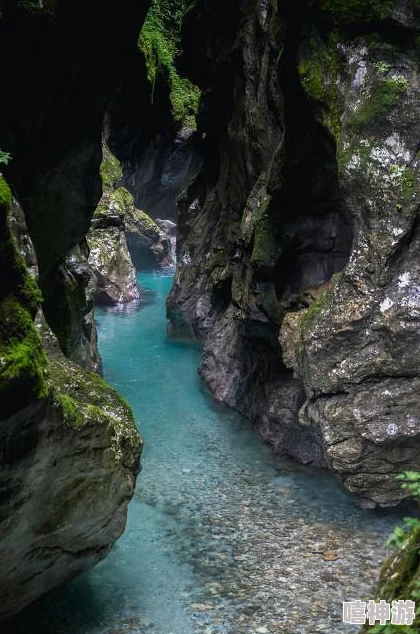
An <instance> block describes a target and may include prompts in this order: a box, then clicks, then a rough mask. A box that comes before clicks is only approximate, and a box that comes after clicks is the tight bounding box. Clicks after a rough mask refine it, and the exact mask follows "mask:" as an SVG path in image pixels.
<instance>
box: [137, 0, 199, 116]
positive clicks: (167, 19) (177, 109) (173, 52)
mask: <svg viewBox="0 0 420 634" xmlns="http://www.w3.org/2000/svg"><path fill="white" fill-rule="evenodd" d="M188 4H189V3H188V2H186V0H172V1H169V0H154V1H153V3H152V6H151V8H150V10H149V12H148V14H147V17H146V21H145V23H144V25H143V28H142V30H141V33H140V37H139V48H140V50H141V51H142V52H143V54H144V56H145V59H146V66H147V76H148V80H149V81H150V83H151V86H152V98H153V93H154V87H155V83H156V79H157V77H158V75H159V74H160V73H164V74H165V75H166V76H167V78H168V81H169V87H170V96H171V103H172V111H173V117H174V119H175V121H177V122H180V123H183V122H185V123H187V124H188V125H191V126H193V125H194V123H195V113H196V112H197V108H198V101H199V98H200V91H199V89H198V88H197V86H195V85H194V84H192V83H191V82H190V81H189V80H188V79H186V78H184V77H180V76H179V74H178V71H177V69H176V66H175V59H176V56H177V54H178V53H179V48H180V31H181V24H182V19H183V16H184V14H185V13H186V10H187V6H188Z"/></svg>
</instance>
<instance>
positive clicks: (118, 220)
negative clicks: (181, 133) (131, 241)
mask: <svg viewBox="0 0 420 634" xmlns="http://www.w3.org/2000/svg"><path fill="white" fill-rule="evenodd" d="M101 174H102V184H103V194H102V198H101V200H100V202H99V205H98V207H97V208H96V210H95V213H94V214H93V218H92V221H91V225H90V230H89V233H88V234H87V236H86V237H87V243H88V246H89V265H90V266H91V267H92V269H93V272H94V274H95V277H96V289H95V301H96V302H97V303H98V304H111V305H113V304H120V303H127V302H130V301H132V300H133V299H138V298H139V297H140V293H139V289H138V286H137V280H136V270H135V268H134V265H133V262H132V260H131V256H130V253H129V250H128V246H127V240H126V236H125V223H124V218H125V213H126V208H127V203H126V199H127V196H128V197H129V194H128V192H125V190H123V189H122V188H121V189H118V184H119V182H120V180H121V174H122V173H121V168H120V166H119V163H118V161H117V159H116V158H115V157H114V156H112V154H111V152H110V151H109V149H108V147H107V146H106V144H104V146H103V159H102V166H101Z"/></svg>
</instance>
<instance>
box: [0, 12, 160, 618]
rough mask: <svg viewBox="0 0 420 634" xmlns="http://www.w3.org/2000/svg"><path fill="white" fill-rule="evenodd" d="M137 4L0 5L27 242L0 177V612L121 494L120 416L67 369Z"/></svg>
mask: <svg viewBox="0 0 420 634" xmlns="http://www.w3.org/2000/svg"><path fill="white" fill-rule="evenodd" d="M147 8H148V3H147V2H145V3H140V4H139V3H136V2H131V0H124V2H123V4H122V5H121V7H120V11H118V12H115V11H114V9H113V8H111V9H110V10H109V9H108V8H107V6H105V5H103V3H100V2H97V1H94V2H91V3H89V6H85V4H83V3H81V2H79V1H78V0H76V1H75V2H72V3H68V2H64V0H63V1H60V0H59V1H57V2H55V1H54V2H49V1H48V2H44V3H42V2H41V3H39V2H17V1H15V0H11V1H8V2H0V55H1V57H2V59H4V60H8V62H7V63H4V65H3V67H2V85H3V86H4V87H5V90H4V93H5V95H6V93H7V98H6V97H5V98H3V99H1V101H0V137H1V149H2V150H3V151H7V152H10V153H11V155H12V158H13V160H12V161H11V162H10V163H9V164H8V165H3V164H2V166H1V167H2V172H3V173H4V175H5V177H7V181H8V183H9V184H10V186H11V188H12V190H13V194H14V195H15V197H16V198H17V199H18V200H19V202H20V204H21V206H22V209H23V212H24V216H25V220H26V225H27V227H28V231H29V236H30V239H29V237H27V239H26V241H25V232H26V227H25V223H23V222H21V220H22V218H21V219H17V220H16V222H15V225H14V228H13V233H14V236H15V238H12V235H11V232H10V227H9V223H8V214H9V211H10V207H11V203H12V197H11V193H10V190H9V187H8V186H7V184H6V182H5V180H4V179H3V177H2V176H0V264H1V270H2V276H1V279H0V403H1V407H0V462H1V471H0V491H1V496H0V618H4V617H5V616H7V615H9V614H12V613H14V612H17V611H19V610H21V609H22V608H23V607H25V606H26V605H27V604H28V603H30V602H31V601H33V600H34V599H36V598H37V597H38V596H40V595H42V594H43V593H45V592H47V591H48V590H49V589H51V588H53V587H54V586H56V585H58V584H60V583H63V582H64V581H66V580H68V579H70V578H72V577H73V576H74V575H75V574H77V573H79V572H81V571H82V570H85V569H86V568H88V567H89V566H91V565H93V564H95V563H96V562H97V561H99V559H101V558H102V557H104V556H105V555H106V554H107V552H108V551H109V549H110V548H111V546H112V545H113V543H114V542H115V540H116V539H117V538H118V536H119V535H120V534H121V533H122V531H123V530H124V526H125V520H126V511H127V505H128V502H129V500H130V498H131V496H132V494H133V491H134V484H135V477H136V474H137V472H138V470H139V456H140V451H141V440H140V437H139V434H138V431H137V428H136V425H135V422H134V420H133V417H132V414H131V411H130V409H129V407H128V406H127V405H126V404H125V403H124V402H123V401H122V400H121V399H120V398H119V397H118V395H117V394H116V393H115V392H114V391H113V390H112V389H111V388H109V386H108V385H106V383H104V382H103V381H102V380H101V379H100V378H99V377H98V376H97V374H94V373H91V372H89V371H87V370H84V369H82V367H81V366H84V367H85V368H89V369H96V370H98V369H99V364H100V361H99V356H98V352H97V347H96V330H95V327H94V321H93V311H92V308H93V294H94V286H95V282H94V280H95V278H94V275H93V273H92V271H91V269H90V268H89V266H88V263H87V256H88V251H87V246H86V241H85V234H86V233H87V231H88V229H89V224H90V219H91V216H92V214H93V212H94V210H95V208H96V206H97V204H98V202H99V199H100V195H101V181H100V173H99V167H100V160H101V135H102V122H103V117H104V112H105V109H106V107H107V105H108V104H109V102H110V101H111V100H112V98H113V95H114V94H115V91H116V89H117V86H118V82H119V69H120V68H121V67H123V66H124V63H125V60H126V59H127V58H129V57H130V56H131V53H132V50H133V49H134V50H135V48H136V42H137V34H138V30H139V29H140V27H141V24H142V20H143V18H144V15H145V12H146V10H147ZM81 16H82V17H81ZM75 33H77V46H75V39H74V37H75ZM70 34H71V36H70ZM104 41H105V42H107V46H105V47H104V46H103V42H104ZM16 218H17V217H16ZM16 223H17V224H16ZM15 239H17V240H18V241H19V250H20V252H21V253H19V251H18V247H17V244H16V242H15ZM31 243H33V246H34V250H32V248H31ZM24 259H25V260H26V262H27V266H28V268H29V269H30V270H31V272H32V273H33V274H36V273H39V285H40V287H41V289H42V294H43V311H44V314H45V319H46V321H47V322H48V324H49V327H51V328H52V331H54V335H53V334H52V333H51V331H50V330H49V328H48V327H47V325H46V324H45V323H40V322H38V325H39V326H41V327H40V328H39V329H37V327H36V326H35V323H34V320H35V317H36V315H37V314H38V313H39V309H40V305H41V302H42V296H41V293H40V291H39V288H38V287H37V284H36V283H35V281H34V279H33V278H32V277H31V276H30V275H29V274H28V271H27V268H26V265H25V261H24ZM40 334H42V335H43V336H42V339H41V337H40ZM57 342H58V343H57ZM60 349H61V350H60ZM63 352H64V354H65V355H66V356H64V355H63ZM71 359H72V360H71ZM74 361H76V362H77V364H76V363H74Z"/></svg>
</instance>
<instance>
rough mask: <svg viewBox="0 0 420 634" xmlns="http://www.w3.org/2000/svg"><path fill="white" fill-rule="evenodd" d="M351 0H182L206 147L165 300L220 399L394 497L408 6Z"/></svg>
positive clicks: (412, 338) (407, 183)
mask: <svg viewBox="0 0 420 634" xmlns="http://www.w3.org/2000/svg"><path fill="white" fill-rule="evenodd" d="M219 5H220V6H219ZM344 5H345V3H341V2H338V1H337V2H336V1H335V0H332V1H330V0H318V1H315V0H313V1H311V2H297V3H294V5H293V7H278V8H277V5H276V4H275V3H270V2H267V3H262V4H261V6H260V7H259V8H258V9H252V10H248V9H247V8H245V7H241V6H240V3H232V9H233V10H232V11H231V12H230V14H229V17H227V16H226V14H225V12H223V7H222V4H221V2H213V3H211V6H210V5H209V4H208V3H204V2H198V3H196V4H195V6H194V8H192V9H191V11H190V12H189V14H188V15H187V18H186V21H185V25H184V43H183V44H184V51H185V59H184V61H183V63H184V65H185V67H186V69H187V71H188V73H189V76H190V77H191V78H192V79H193V80H194V81H195V82H196V83H198V85H199V86H200V88H201V89H202V91H203V94H204V97H203V101H202V104H201V109H200V112H199V117H198V131H199V133H205V140H204V156H205V161H204V169H203V170H202V172H201V173H200V174H199V175H198V176H197V177H196V179H195V181H194V182H193V184H192V185H191V186H190V187H189V188H188V190H187V191H186V192H185V194H184V195H183V196H182V198H181V201H180V218H179V225H178V269H177V273H176V276H175V281H174V285H173V288H172V291H171V294H170V297H169V299H168V304H167V306H168V317H169V319H170V320H171V328H172V331H173V332H184V333H185V332H189V333H192V334H193V335H194V336H196V337H198V338H199V339H200V340H202V341H203V343H204V352H203V358H202V363H201V368H200V372H201V375H202V377H203V378H204V380H205V381H206V382H207V384H208V385H209V386H210V388H211V390H212V392H213V394H214V395H215V396H216V398H217V399H219V400H221V401H223V402H226V403H228V404H229V405H231V406H232V407H235V408H236V409H238V410H239V411H241V412H242V413H244V414H245V415H247V416H249V417H250V418H251V419H252V420H253V422H254V424H255V425H256V426H257V427H258V428H259V430H260V431H261V433H262V434H263V436H264V437H265V438H267V439H268V440H270V441H271V442H272V443H273V444H274V446H275V448H276V450H277V451H282V452H286V453H289V454H290V455H292V456H294V457H296V458H297V459H299V460H301V461H304V462H312V463H315V464H321V465H322V464H324V465H326V466H328V467H329V468H330V469H332V470H333V471H334V472H335V473H336V474H337V475H338V476H339V477H340V478H341V479H342V481H343V482H344V484H345V486H346V487H347V488H348V489H349V490H351V491H352V492H355V493H356V494H357V495H358V496H359V497H360V498H361V500H362V503H363V504H365V505H375V504H380V505H384V506H387V505H392V504H396V503H398V501H399V500H401V498H402V497H403V496H404V495H405V493H404V491H403V490H401V488H400V487H399V486H398V483H396V482H395V480H394V475H395V473H398V472H400V471H402V470H406V469H413V470H418V469H419V468H420V457H419V456H420V453H419V447H420V409H419V407H420V402H419V399H418V398H417V393H418V383H419V374H418V365H419V364H418V359H417V357H416V352H415V351H416V350H417V348H418V345H417V344H418V342H417V334H418V332H420V331H419V327H418V326H419V324H418V318H419V314H418V303H417V299H418V292H417V291H418V288H417V285H416V280H417V278H418V271H417V268H418V253H417V250H418V236H417V233H418V232H417V224H418V223H417V216H418V195H419V193H418V192H419V170H418V167H419V166H418V158H417V151H418V139H419V133H420V128H419V126H420V110H419V105H418V100H417V99H416V98H415V94H416V91H417V90H418V78H417V73H418V53H417V49H416V41H417V40H415V37H414V34H415V33H417V29H418V8H417V5H416V3H414V2H403V1H402V0H401V1H400V2H394V3H390V4H389V5H386V6H383V3H376V2H370V3H362V2H355V3H354V5H355V6H353V5H352V7H351V9H350V8H347V5H346V6H344ZM391 5H392V6H391ZM221 13H223V14H224V15H225V17H226V20H225V21H224V25H223V28H222V27H221V26H220V15H221ZM378 34H379V35H378ZM402 40H404V43H405V44H404V46H402V44H401V42H402ZM280 329H281V334H280V342H281V343H279V339H278V335H279V330H280ZM291 369H293V372H291Z"/></svg>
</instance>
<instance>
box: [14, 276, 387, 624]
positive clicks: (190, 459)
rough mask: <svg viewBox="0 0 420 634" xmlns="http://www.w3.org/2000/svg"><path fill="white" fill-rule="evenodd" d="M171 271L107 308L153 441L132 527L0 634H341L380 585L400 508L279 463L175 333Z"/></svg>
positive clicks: (103, 329) (102, 318) (109, 348)
mask: <svg viewBox="0 0 420 634" xmlns="http://www.w3.org/2000/svg"><path fill="white" fill-rule="evenodd" d="M171 279H172V278H171V273H170V272H166V273H165V272H159V273H158V272H153V271H152V272H140V273H139V283H140V285H141V287H142V288H143V289H144V291H143V296H142V300H141V302H140V304H137V303H134V304H131V305H128V306H125V307H117V308H113V309H98V310H97V321H98V329H99V344H100V351H101V354H102V357H103V361H104V373H105V378H106V379H107V380H108V381H109V382H110V383H111V384H112V385H113V386H115V387H116V388H117V389H118V390H119V391H120V392H121V393H122V394H123V396H124V397H125V398H126V399H127V401H128V402H129V403H130V404H131V406H132V407H133V411H134V414H135V418H136V420H137V421H138V424H139V426H140V429H141V431H142V434H143V437H144V440H145V450H144V454H143V470H142V472H141V474H140V476H139V479H138V485H137V488H136V492H135V496H134V498H133V501H132V502H131V504H130V509H129V517H128V524H127V529H126V531H125V533H124V535H123V536H122V538H121V539H120V540H119V541H118V543H117V544H116V545H115V547H114V548H113V550H112V551H111V553H110V555H109V556H108V558H107V559H106V560H104V561H103V562H101V563H100V564H98V565H97V566H96V567H95V568H94V569H92V570H90V571H88V572H86V573H84V574H83V575H81V576H80V577H78V578H77V579H76V580H74V581H72V582H70V583H68V584H66V585H65V586H63V587H61V588H60V589H58V590H55V591H54V592H51V593H50V594H48V595H47V596H45V597H43V598H42V599H40V600H38V601H37V602H36V603H35V604H33V605H32V606H29V607H28V608H27V609H26V610H25V611H24V612H23V613H22V614H21V615H19V616H18V617H15V618H14V619H13V620H12V621H10V622H9V623H8V624H7V625H6V628H5V629H3V630H2V631H3V632H4V634H133V633H136V634H265V633H267V634H268V633H277V632H278V633H280V632H281V633H282V634H313V633H315V632H327V633H328V634H335V633H337V634H338V633H341V632H352V631H357V629H358V628H357V627H356V628H354V627H351V626H345V625H343V623H342V622H341V609H342V606H341V602H342V601H343V600H350V599H357V598H362V597H365V598H374V597H373V596H372V590H371V586H372V583H373V581H374V579H375V575H376V574H377V572H378V568H379V566H380V562H381V560H382V559H383V557H384V554H385V546H384V542H385V540H386V537H387V535H388V534H389V533H390V532H391V531H392V528H393V526H394V525H395V523H396V521H397V519H398V513H396V512H395V513H390V512H384V511H366V510H364V511H363V510H360V509H359V508H357V506H356V504H355V502H354V500H353V498H352V497H351V496H350V495H349V494H348V493H347V492H346V491H344V490H343V488H342V486H341V485H340V484H339V483H338V482H336V481H335V479H334V478H333V477H331V475H329V474H328V473H325V472H322V471H317V470H314V469H306V468H301V467H299V465H296V464H295V463H293V462H292V461H289V460H285V459H280V458H276V457H274V456H273V455H272V452H271V450H270V448H269V447H268V446H267V445H266V444H265V443H264V442H263V441H262V440H261V439H260V437H259V436H258V435H257V434H256V433H255V432H254V431H253V430H252V429H251V428H250V425H249V424H248V423H247V422H246V421H244V420H242V419H241V418H240V417H239V416H238V415H236V414H235V413H233V412H231V411H229V410H226V409H224V408H221V407H219V406H217V405H216V404H214V403H213V402H212V400H211V398H210V397H209V396H208V394H207V393H206V391H205V389H204V388H203V386H202V385H201V383H200V380H199V378H198V375H197V365H198V363H199V357H200V350H199V348H198V346H196V345H194V344H192V343H191V344H190V343H188V342H176V341H173V340H170V339H168V337H167V334H166V319H165V298H166V295H167V293H168V291H169V288H170V284H171Z"/></svg>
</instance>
